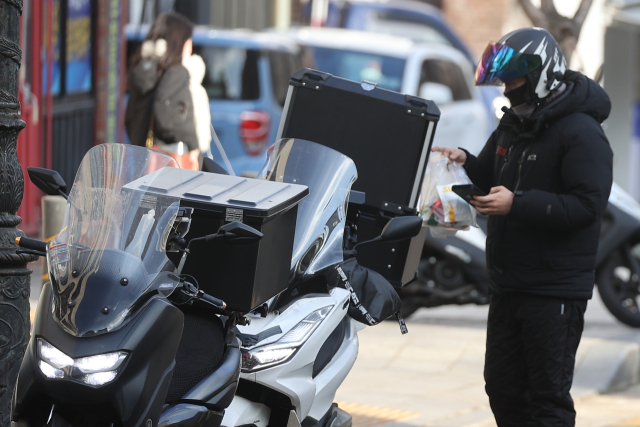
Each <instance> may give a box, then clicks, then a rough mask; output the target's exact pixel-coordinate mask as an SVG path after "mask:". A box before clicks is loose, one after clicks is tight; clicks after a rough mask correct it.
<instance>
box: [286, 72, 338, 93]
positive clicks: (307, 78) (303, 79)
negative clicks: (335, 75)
mask: <svg viewBox="0 0 640 427" xmlns="http://www.w3.org/2000/svg"><path fill="white" fill-rule="evenodd" d="M329 77H332V76H331V74H329V73H323V72H322V71H317V70H312V69H310V68H303V69H301V70H298V71H297V72H295V73H294V74H293V75H292V76H291V80H290V81H289V84H290V85H292V86H294V87H304V88H307V89H312V90H320V89H321V88H322V86H323V85H324V82H325V81H326V80H327V79H328V78H329Z"/></svg>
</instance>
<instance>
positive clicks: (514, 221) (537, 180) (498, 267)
mask: <svg viewBox="0 0 640 427" xmlns="http://www.w3.org/2000/svg"><path fill="white" fill-rule="evenodd" d="M564 82H565V84H566V89H565V91H564V92H563V93H561V94H560V95H559V96H558V97H557V98H555V99H552V100H551V101H549V102H548V103H547V104H543V105H541V106H540V107H538V109H537V110H536V111H535V112H534V113H533V114H532V115H531V116H530V117H529V118H525V119H524V120H523V121H520V119H518V117H517V116H516V115H515V113H514V112H513V111H512V110H507V111H506V113H505V115H504V116H503V118H502V120H501V121H500V125H499V126H498V129H497V130H496V131H495V132H494V133H493V134H492V135H491V137H490V138H489V141H487V144H486V145H485V147H484V148H483V150H482V152H481V153H480V154H479V156H478V157H477V158H476V157H474V156H471V155H469V154H468V153H467V155H468V157H467V161H466V163H465V169H466V171H467V173H468V175H469V177H470V178H471V180H472V181H473V182H474V183H475V184H476V185H477V186H479V187H480V188H482V189H483V190H484V191H486V192H487V193H488V192H489V190H490V188H491V187H496V186H499V185H503V186H505V187H506V188H508V189H509V190H511V191H513V192H514V193H515V197H514V198H513V205H512V207H511V212H510V213H509V214H508V215H502V216H497V215H496V216H490V217H489V230H488V237H487V267H488V269H489V278H490V280H491V292H492V293H503V292H528V293H534V294H540V295H549V296H554V297H559V298H576V299H588V298H591V296H592V293H593V284H594V269H595V257H596V252H597V249H598V238H599V233H600V223H601V220H602V215H603V213H604V210H605V208H606V206H607V200H608V198H609V193H610V191H611V184H612V180H613V178H612V162H613V153H612V151H611V148H610V146H609V142H608V141H607V138H606V137H605V135H604V132H603V131H602V127H601V126H600V123H602V121H604V120H605V119H606V118H607V117H608V115H609V112H610V110H611V102H610V101H609V97H608V96H607V94H606V93H605V92H604V90H603V89H602V88H601V87H600V86H599V85H598V84H597V83H595V82H594V81H592V80H590V79H588V78H587V77H585V76H584V75H582V74H580V73H575V72H572V71H567V73H566V74H565V80H564Z"/></svg>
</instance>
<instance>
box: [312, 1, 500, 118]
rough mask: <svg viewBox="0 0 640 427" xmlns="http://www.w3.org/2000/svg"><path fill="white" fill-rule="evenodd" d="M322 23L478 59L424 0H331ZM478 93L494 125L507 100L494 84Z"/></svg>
mask: <svg viewBox="0 0 640 427" xmlns="http://www.w3.org/2000/svg"><path fill="white" fill-rule="evenodd" d="M303 13H304V14H305V15H306V17H307V19H309V18H310V14H311V8H310V6H309V5H307V6H306V7H305V8H304V11H303ZM324 26H326V27H336V28H346V29H351V30H358V31H368V32H374V33H378V34H389V35H394V36H400V37H407V38H410V39H412V40H414V41H415V42H426V43H439V44H444V45H448V46H452V47H454V48H456V49H458V50H459V51H460V52H462V53H463V54H464V55H465V56H466V57H467V59H468V60H469V62H470V63H471V65H472V66H473V67H474V68H475V66H476V64H477V61H478V58H476V57H475V55H474V54H473V53H472V52H471V50H470V49H469V48H468V46H467V45H466V44H465V42H464V41H463V40H462V39H461V38H460V37H459V36H458V34H457V33H456V32H455V30H454V29H453V28H452V27H451V25H449V23H448V22H447V21H446V19H445V18H444V16H443V15H442V12H441V11H440V10H439V9H438V8H436V7H434V6H432V5H430V4H426V3H424V2H417V1H404V0H395V1H394V0H392V1H389V0H339V1H336V0H331V1H330V2H329V8H328V14H327V19H326V21H325V23H324ZM488 41H489V40H487V42H488ZM480 94H481V96H482V99H483V101H484V104H485V107H486V112H487V116H488V120H489V123H490V127H491V128H495V126H497V124H498V122H497V120H498V118H500V117H502V110H501V108H502V107H503V106H504V105H509V103H508V101H507V100H506V98H505V97H504V96H502V92H501V91H500V90H499V89H498V88H494V87H482V88H480Z"/></svg>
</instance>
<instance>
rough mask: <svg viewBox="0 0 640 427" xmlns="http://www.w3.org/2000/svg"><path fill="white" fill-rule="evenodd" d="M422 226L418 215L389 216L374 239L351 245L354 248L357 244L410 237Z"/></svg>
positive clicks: (415, 234) (418, 231) (417, 232)
mask: <svg viewBox="0 0 640 427" xmlns="http://www.w3.org/2000/svg"><path fill="white" fill-rule="evenodd" d="M421 228H422V217H419V216H398V217H395V218H391V220H389V222H387V225H385V226H384V228H383V229H382V234H380V235H379V236H378V237H376V238H375V239H371V240H367V241H365V242H361V243H358V244H357V245H355V246H354V247H353V249H356V248H357V247H358V246H361V245H365V244H368V243H374V242H393V241H397V240H405V239H410V238H412V237H415V236H417V235H418V234H419V233H420V230H421Z"/></svg>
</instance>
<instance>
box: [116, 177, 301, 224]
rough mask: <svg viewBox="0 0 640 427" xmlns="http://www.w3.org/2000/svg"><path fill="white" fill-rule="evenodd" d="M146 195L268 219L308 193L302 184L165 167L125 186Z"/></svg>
mask: <svg viewBox="0 0 640 427" xmlns="http://www.w3.org/2000/svg"><path fill="white" fill-rule="evenodd" d="M125 188H130V189H135V190H141V191H145V192H146V193H151V194H158V195H164V196H172V197H180V198H181V199H182V200H187V201H192V202H196V203H197V204H199V205H201V206H202V208H204V209H207V207H206V206H207V205H212V206H220V207H223V208H234V209H243V210H244V211H245V214H248V215H250V216H259V217H268V216H271V215H273V214H276V213H278V212H280V211H282V210H284V209H287V208H289V207H291V206H293V205H295V204H296V203H298V202H299V201H300V200H302V199H303V198H304V197H305V196H307V195H308V194H309V189H308V187H307V186H306V185H297V184H288V183H282V182H273V181H264V180H261V179H254V178H245V177H239V176H229V175H219V174H215V173H208V172H200V171H192V170H187V169H177V168H171V167H165V168H162V169H160V170H157V171H155V172H154V173H152V174H149V175H146V176H144V177H142V178H140V179H138V180H136V181H133V182H131V183H129V184H127V185H126V186H125Z"/></svg>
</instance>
